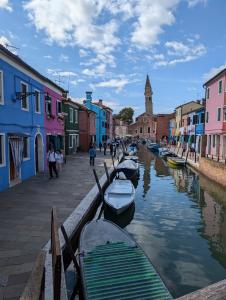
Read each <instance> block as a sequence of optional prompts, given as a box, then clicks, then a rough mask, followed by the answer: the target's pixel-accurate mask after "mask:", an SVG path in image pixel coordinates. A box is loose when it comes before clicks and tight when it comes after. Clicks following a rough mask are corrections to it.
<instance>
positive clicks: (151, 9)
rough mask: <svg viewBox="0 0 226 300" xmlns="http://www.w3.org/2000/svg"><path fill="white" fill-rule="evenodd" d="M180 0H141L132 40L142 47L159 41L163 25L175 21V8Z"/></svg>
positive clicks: (137, 7) (137, 9)
mask: <svg viewBox="0 0 226 300" xmlns="http://www.w3.org/2000/svg"><path fill="white" fill-rule="evenodd" d="M178 3H179V0H164V1H159V0H140V1H138V4H137V6H136V9H135V10H136V15H137V19H138V20H137V22H135V24H134V31H133V33H132V38H131V39H132V42H133V43H134V44H135V45H136V46H137V47H141V48H148V47H150V46H152V45H154V44H157V43H158V42H159V40H158V36H159V35H160V34H161V33H162V32H163V29H162V27H163V26H165V25H172V24H173V23H174V22H175V18H174V15H173V10H174V9H175V7H176V5H177V4H178Z"/></svg>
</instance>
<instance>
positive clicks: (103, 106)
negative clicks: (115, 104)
mask: <svg viewBox="0 0 226 300" xmlns="http://www.w3.org/2000/svg"><path fill="white" fill-rule="evenodd" d="M92 103H93V104H95V105H98V106H100V107H102V108H104V109H109V110H111V111H113V109H111V108H110V107H108V106H106V105H104V104H100V103H99V102H92Z"/></svg>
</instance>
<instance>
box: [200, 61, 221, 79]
mask: <svg viewBox="0 0 226 300" xmlns="http://www.w3.org/2000/svg"><path fill="white" fill-rule="evenodd" d="M225 68H226V62H225V63H224V64H223V65H221V66H219V67H214V68H212V69H210V70H209V72H207V73H205V74H204V75H203V80H204V81H205V82H206V81H208V80H209V79H211V78H212V77H214V76H215V75H217V74H218V73H219V72H221V71H222V70H224V69H225Z"/></svg>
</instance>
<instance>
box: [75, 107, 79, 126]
mask: <svg viewBox="0 0 226 300" xmlns="http://www.w3.org/2000/svg"><path fill="white" fill-rule="evenodd" d="M75 123H78V111H77V109H75Z"/></svg>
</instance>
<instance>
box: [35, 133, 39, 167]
mask: <svg viewBox="0 0 226 300" xmlns="http://www.w3.org/2000/svg"><path fill="white" fill-rule="evenodd" d="M38 166H39V157H38V136H36V138H35V171H36V173H37V172H39V168H38Z"/></svg>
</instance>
